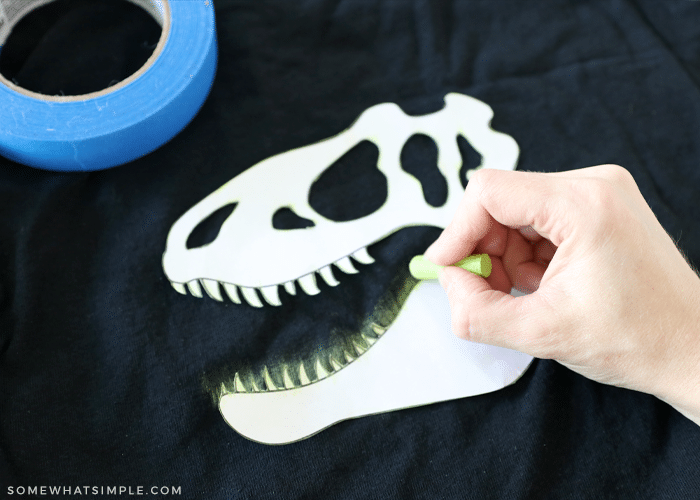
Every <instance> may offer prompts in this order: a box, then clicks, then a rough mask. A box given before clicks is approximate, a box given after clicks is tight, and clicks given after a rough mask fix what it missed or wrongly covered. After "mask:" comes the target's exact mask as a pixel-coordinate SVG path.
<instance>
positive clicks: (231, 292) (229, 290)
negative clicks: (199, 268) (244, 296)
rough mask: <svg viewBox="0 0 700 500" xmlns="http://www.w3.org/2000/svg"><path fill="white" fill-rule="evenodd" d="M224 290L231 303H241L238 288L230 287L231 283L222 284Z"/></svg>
mask: <svg viewBox="0 0 700 500" xmlns="http://www.w3.org/2000/svg"><path fill="white" fill-rule="evenodd" d="M224 290H226V295H228V298H229V299H231V302H233V303H235V304H240V303H241V298H240V297H239V296H238V287H237V286H236V285H232V284H231V283H224Z"/></svg>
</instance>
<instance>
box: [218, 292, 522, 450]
mask: <svg viewBox="0 0 700 500" xmlns="http://www.w3.org/2000/svg"><path fill="white" fill-rule="evenodd" d="M532 359H533V358H532V357H531V356H529V355H526V354H523V353H520V352H517V351H512V350H510V349H505V348H502V347H493V346H487V345H483V344H476V343H473V342H468V341H466V340H460V339H458V338H457V337H455V336H454V335H453V334H452V331H451V327H450V309H449V303H448V301H447V297H446V296H445V293H444V291H443V290H442V288H441V287H440V285H439V284H437V283H436V282H422V283H420V284H419V285H418V286H417V287H416V288H415V289H414V290H413V292H411V294H410V296H409V297H408V299H407V300H406V303H405V304H404V306H403V308H402V310H401V312H400V313H399V315H398V317H397V318H396V319H395V321H394V322H393V324H392V325H391V326H390V327H389V328H388V329H387V330H386V332H385V333H384V334H383V335H382V336H381V338H380V339H379V340H378V341H377V342H376V343H375V344H374V345H373V346H372V348H371V349H369V350H368V351H367V352H366V353H364V354H363V355H362V356H360V357H359V358H357V359H356V360H354V361H353V362H351V363H349V364H348V365H346V366H344V367H343V368H341V369H340V370H337V371H336V372H335V373H333V374H331V375H329V376H328V377H327V378H324V379H322V380H318V381H316V382H314V383H310V384H309V385H305V386H303V387H296V388H294V389H287V390H281V391H271V392H257V393H231V392H229V393H224V394H223V395H222V396H221V397H220V399H219V410H220V412H221V415H222V416H223V417H224V419H225V420H226V422H227V423H228V424H229V425H230V426H231V427H232V428H233V429H235V430H236V431H237V432H238V433H240V434H241V435H243V436H244V437H246V438H248V439H251V440H253V441H257V442H260V443H265V444H286V443H291V442H294V441H299V440H301V439H304V438H307V437H309V436H312V435H313V434H316V433H317V432H319V431H321V430H323V429H325V428H327V427H329V426H331V425H333V424H334V423H337V422H340V421H342V420H347V419H350V418H356V417H362V416H365V415H371V414H375V413H382V412H387V411H392V410H398V409H402V408H410V407H414V406H421V405H426V404H430V403H435V402H439V401H448V400H452V399H457V398H463V397H467V396H475V395H478V394H485V393H488V392H493V391H496V390H499V389H501V388H503V387H505V386H507V385H510V384H512V383H514V382H515V381H516V380H517V379H518V378H520V377H521V376H522V374H523V373H524V372H525V370H526V369H527V368H528V366H530V363H531V362H532Z"/></svg>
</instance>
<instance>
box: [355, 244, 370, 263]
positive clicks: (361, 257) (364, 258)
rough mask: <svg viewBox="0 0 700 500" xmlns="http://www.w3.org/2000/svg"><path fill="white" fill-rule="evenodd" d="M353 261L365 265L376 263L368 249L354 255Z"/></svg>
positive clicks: (362, 249)
mask: <svg viewBox="0 0 700 500" xmlns="http://www.w3.org/2000/svg"><path fill="white" fill-rule="evenodd" d="M352 257H353V259H355V260H356V261H358V262H361V263H363V264H371V263H372V262H374V259H373V258H372V256H371V255H370V254H369V253H368V252H367V249H366V248H361V249H359V250H358V251H357V252H355V253H353V254H352Z"/></svg>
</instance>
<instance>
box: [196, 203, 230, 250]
mask: <svg viewBox="0 0 700 500" xmlns="http://www.w3.org/2000/svg"><path fill="white" fill-rule="evenodd" d="M237 204H238V203H229V204H228V205H224V206H223V207H221V208H219V209H217V210H215V211H214V212H212V213H211V214H210V215H209V216H207V217H206V218H204V220H202V221H201V222H200V223H199V224H197V225H196V226H195V228H194V229H193V230H192V232H191V233H190V235H189V236H188V237H187V242H186V243H185V246H186V247H187V249H188V250H192V249H193V248H200V247H203V246H205V245H208V244H209V243H211V242H212V241H214V240H215V239H216V237H217V236H219V231H220V230H221V226H222V225H223V223H224V222H225V221H226V219H228V218H229V216H230V215H231V214H232V213H233V209H234V208H236V205H237Z"/></svg>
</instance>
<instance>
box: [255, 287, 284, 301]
mask: <svg viewBox="0 0 700 500" xmlns="http://www.w3.org/2000/svg"><path fill="white" fill-rule="evenodd" d="M260 293H262V296H263V297H264V298H265V300H266V301H267V302H268V303H269V304H272V305H273V306H281V305H282V302H280V296H279V293H278V292H277V285H272V286H264V287H261V288H260Z"/></svg>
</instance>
